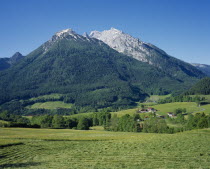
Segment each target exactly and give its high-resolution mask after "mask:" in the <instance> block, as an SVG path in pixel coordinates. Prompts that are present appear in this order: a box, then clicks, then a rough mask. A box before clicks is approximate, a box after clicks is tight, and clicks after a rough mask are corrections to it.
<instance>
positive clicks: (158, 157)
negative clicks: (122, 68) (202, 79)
mask: <svg viewBox="0 0 210 169" xmlns="http://www.w3.org/2000/svg"><path fill="white" fill-rule="evenodd" d="M0 135H1V138H0V145H2V146H1V151H0V157H1V158H0V168H13V167H14V168H80V169H83V168H84V169H87V168H97V169H101V168H104V169H105V168H106V169H108V168H109V169H112V168H129V169H136V168H208V167H209V166H210V153H209V152H210V147H209V142H210V130H209V129H204V130H194V131H190V132H184V133H178V134H173V135H169V134H144V133H124V132H107V131H99V130H91V131H76V130H67V129H65V130H56V129H19V128H10V129H7V128H4V129H1V130H0ZM5 140H6V141H7V140H10V141H9V144H7V143H6V142H5ZM12 140H14V144H12ZM17 140H18V141H20V142H21V143H22V144H20V143H19V144H17ZM15 143H16V144H15ZM3 144H4V145H3ZM29 150H30V151H29Z"/></svg>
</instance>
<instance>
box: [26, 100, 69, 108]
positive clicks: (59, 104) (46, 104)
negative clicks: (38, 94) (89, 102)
mask: <svg viewBox="0 0 210 169" xmlns="http://www.w3.org/2000/svg"><path fill="white" fill-rule="evenodd" d="M71 107H72V104H70V103H64V102H62V101H48V102H44V103H35V104H33V105H30V106H27V107H26V108H28V109H57V108H71Z"/></svg>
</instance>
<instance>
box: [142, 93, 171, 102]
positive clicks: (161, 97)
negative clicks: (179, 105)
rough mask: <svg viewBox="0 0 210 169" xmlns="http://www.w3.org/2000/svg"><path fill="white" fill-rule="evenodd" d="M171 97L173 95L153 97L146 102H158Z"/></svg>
mask: <svg viewBox="0 0 210 169" xmlns="http://www.w3.org/2000/svg"><path fill="white" fill-rule="evenodd" d="M170 96H171V94H168V95H151V96H150V97H148V98H147V99H146V100H147V101H155V102H157V101H158V100H161V99H165V98H167V97H170Z"/></svg>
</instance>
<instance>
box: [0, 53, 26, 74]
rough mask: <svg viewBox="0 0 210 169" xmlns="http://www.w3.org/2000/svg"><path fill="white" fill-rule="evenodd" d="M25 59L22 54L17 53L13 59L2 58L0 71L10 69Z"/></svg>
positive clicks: (0, 59)
mask: <svg viewBox="0 0 210 169" xmlns="http://www.w3.org/2000/svg"><path fill="white" fill-rule="evenodd" d="M23 57H24V56H23V55H22V54H21V53H19V52H16V53H15V54H14V55H13V56H12V57H11V58H0V71H1V70H5V69H8V68H10V67H11V66H13V65H14V64H16V63H17V62H18V61H20V60H21V59H22V58H23Z"/></svg>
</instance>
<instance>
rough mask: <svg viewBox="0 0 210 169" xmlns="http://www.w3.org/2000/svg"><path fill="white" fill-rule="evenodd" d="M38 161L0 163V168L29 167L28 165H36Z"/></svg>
mask: <svg viewBox="0 0 210 169" xmlns="http://www.w3.org/2000/svg"><path fill="white" fill-rule="evenodd" d="M40 164H41V163H40V162H38V163H37V162H28V163H15V164H1V165H0V168H8V167H9V168H20V167H30V166H38V165H40Z"/></svg>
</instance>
